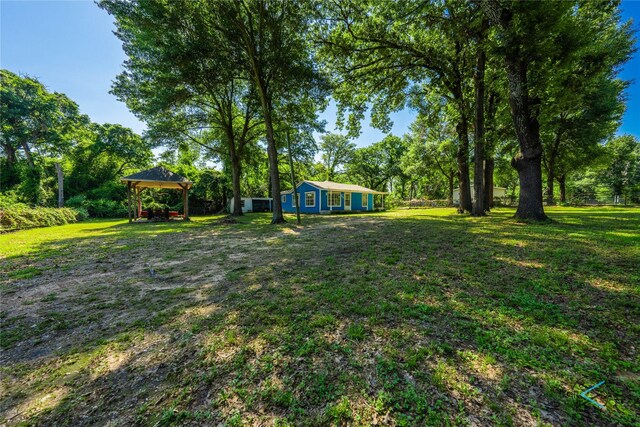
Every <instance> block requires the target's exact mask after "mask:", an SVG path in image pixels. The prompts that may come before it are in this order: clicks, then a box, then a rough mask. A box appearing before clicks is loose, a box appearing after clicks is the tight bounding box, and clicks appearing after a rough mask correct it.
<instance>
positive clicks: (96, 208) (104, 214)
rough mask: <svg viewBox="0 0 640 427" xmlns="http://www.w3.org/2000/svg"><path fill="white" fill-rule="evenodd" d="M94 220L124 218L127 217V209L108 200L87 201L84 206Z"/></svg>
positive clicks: (118, 203)
mask: <svg viewBox="0 0 640 427" xmlns="http://www.w3.org/2000/svg"><path fill="white" fill-rule="evenodd" d="M82 207H83V208H85V209H86V210H87V212H88V213H89V215H90V216H91V217H93V218H122V217H125V216H127V208H126V207H125V206H124V205H123V204H122V203H120V202H116V201H114V200H107V199H98V200H87V201H85V202H84V203H83V204H82Z"/></svg>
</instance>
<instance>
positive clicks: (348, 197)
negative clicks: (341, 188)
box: [344, 193, 351, 211]
mask: <svg viewBox="0 0 640 427" xmlns="http://www.w3.org/2000/svg"><path fill="white" fill-rule="evenodd" d="M344 210H345V211H350V210H351V193H344Z"/></svg>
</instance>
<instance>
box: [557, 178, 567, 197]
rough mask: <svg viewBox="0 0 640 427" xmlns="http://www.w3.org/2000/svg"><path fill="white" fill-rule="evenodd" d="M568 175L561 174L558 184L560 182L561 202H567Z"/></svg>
mask: <svg viewBox="0 0 640 427" xmlns="http://www.w3.org/2000/svg"><path fill="white" fill-rule="evenodd" d="M566 178H567V176H566V175H565V174H562V176H559V177H558V178H557V179H558V184H560V202H561V203H567V187H566V183H567V180H566Z"/></svg>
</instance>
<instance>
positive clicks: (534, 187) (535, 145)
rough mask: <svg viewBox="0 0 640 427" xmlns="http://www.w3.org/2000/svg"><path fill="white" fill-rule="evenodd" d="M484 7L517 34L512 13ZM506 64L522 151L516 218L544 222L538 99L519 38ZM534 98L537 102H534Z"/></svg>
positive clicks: (517, 160)
mask: <svg viewBox="0 0 640 427" xmlns="http://www.w3.org/2000/svg"><path fill="white" fill-rule="evenodd" d="M481 7H482V8H483V10H484V12H485V13H486V14H487V16H488V17H489V18H490V19H491V20H492V21H494V22H495V23H496V24H498V25H499V26H500V27H502V29H503V30H504V31H505V32H506V33H507V34H508V35H511V34H514V33H515V29H514V23H513V14H512V11H511V10H508V9H506V8H505V7H504V6H502V5H501V3H499V2H497V1H483V2H482V3H481ZM507 39H508V40H507V41H506V42H505V43H507V44H508V46H506V47H507V49H506V50H505V56H504V59H505V65H506V71H507V79H508V81H509V107H510V110H511V119H512V120H513V125H514V128H515V131H516V135H517V137H518V143H519V145H520V153H519V154H518V155H517V156H516V157H514V158H513V159H512V161H511V165H512V166H513V167H514V168H515V169H516V170H517V171H518V176H519V178H520V197H519V200H518V209H517V210H516V214H515V218H517V219H520V220H529V221H531V220H533V221H544V220H546V219H548V218H547V215H546V214H545V213H544V206H543V204H542V165H541V163H542V144H541V143H540V124H539V122H538V119H537V117H536V116H535V114H532V111H531V110H532V107H535V106H537V104H538V102H537V101H536V100H535V99H532V98H531V97H530V93H529V86H528V81H527V61H528V60H529V59H528V58H527V57H526V56H525V54H524V53H523V52H522V50H521V49H519V48H518V43H519V42H520V40H518V39H517V37H515V38H514V37H507ZM532 101H534V102H532Z"/></svg>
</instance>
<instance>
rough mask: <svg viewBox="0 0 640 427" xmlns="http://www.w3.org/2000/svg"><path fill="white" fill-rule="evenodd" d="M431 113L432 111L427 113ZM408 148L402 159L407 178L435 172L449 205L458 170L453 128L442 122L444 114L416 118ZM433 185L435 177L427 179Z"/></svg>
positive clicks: (451, 201) (444, 118)
mask: <svg viewBox="0 0 640 427" xmlns="http://www.w3.org/2000/svg"><path fill="white" fill-rule="evenodd" d="M431 111H433V110H431ZM409 140H410V144H409V148H408V151H407V153H406V155H405V156H403V158H402V163H403V168H404V169H405V171H406V173H407V174H408V175H410V176H416V175H419V176H428V175H429V173H430V172H432V171H436V173H437V174H440V175H441V176H442V178H444V180H445V182H446V188H447V191H446V193H445V194H446V197H447V199H448V201H449V204H453V188H454V184H455V180H456V177H457V176H458V173H457V171H458V168H457V163H456V155H457V148H456V144H455V130H454V126H452V124H451V123H449V122H448V121H447V119H446V115H445V110H441V111H440V114H436V115H425V114H421V115H419V116H418V117H417V118H416V120H415V121H414V122H413V123H412V124H411V132H410V133H409ZM431 180H432V181H437V178H436V177H431Z"/></svg>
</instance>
